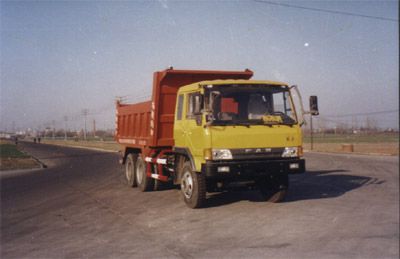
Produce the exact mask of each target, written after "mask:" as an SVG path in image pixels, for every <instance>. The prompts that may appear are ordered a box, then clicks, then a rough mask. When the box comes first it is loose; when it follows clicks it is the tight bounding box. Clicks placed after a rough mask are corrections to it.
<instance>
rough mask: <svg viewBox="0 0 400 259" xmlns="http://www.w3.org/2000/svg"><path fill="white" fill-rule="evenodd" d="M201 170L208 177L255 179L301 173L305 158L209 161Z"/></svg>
mask: <svg viewBox="0 0 400 259" xmlns="http://www.w3.org/2000/svg"><path fill="white" fill-rule="evenodd" d="M201 171H202V173H204V174H205V175H206V177H207V178H215V179H227V178H240V179H254V178H257V177H262V176H267V175H272V174H301V173H304V172H305V160H304V159H279V160H272V159H271V160H246V161H244V160H234V161H207V162H206V163H205V164H202V166H201Z"/></svg>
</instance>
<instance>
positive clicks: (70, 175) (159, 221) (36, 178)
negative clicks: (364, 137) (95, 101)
mask: <svg viewBox="0 0 400 259" xmlns="http://www.w3.org/2000/svg"><path fill="white" fill-rule="evenodd" d="M21 145H23V146H24V149H25V150H26V151H28V152H30V153H31V154H32V155H34V156H36V157H37V158H38V159H40V160H41V161H42V162H44V163H45V164H46V165H48V168H46V169H41V170H34V171H16V172H12V173H10V172H1V174H0V175H1V258H81V257H86V258H398V257H399V172H398V170H399V161H398V157H377V156H355V155H334V154H318V153H307V154H306V160H307V173H306V174H304V175H298V176H292V177H291V181H290V191H289V194H288V197H287V200H286V202H284V203H279V204H270V203H266V202H262V201H261V200H260V196H259V195H258V192H256V191H236V192H229V193H219V194H215V195H213V196H211V197H209V201H208V207H207V208H204V209H198V210H192V209H189V208H187V207H186V206H185V205H184V203H183V201H182V200H180V196H179V192H178V190H176V189H170V190H164V191H157V192H150V193H141V192H139V190H138V189H132V188H129V187H128V186H127V185H126V184H125V181H124V177H123V174H122V168H121V166H119V165H118V163H117V161H118V155H117V154H116V153H107V152H101V151H93V150H85V149H77V148H67V147H59V146H51V145H44V144H32V143H22V144H21Z"/></svg>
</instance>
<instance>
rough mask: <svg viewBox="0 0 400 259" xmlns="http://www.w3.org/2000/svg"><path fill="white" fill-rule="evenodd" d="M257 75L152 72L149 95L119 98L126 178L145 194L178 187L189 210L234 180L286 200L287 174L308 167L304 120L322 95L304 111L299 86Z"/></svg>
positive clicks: (119, 135)
mask: <svg viewBox="0 0 400 259" xmlns="http://www.w3.org/2000/svg"><path fill="white" fill-rule="evenodd" d="M252 76H253V72H252V71H251V70H248V69H246V70H244V71H208V70H176V69H173V68H169V69H166V70H163V71H159V72H155V73H154V75H153V89H152V90H153V91H152V97H151V100H149V101H145V102H140V103H135V104H127V103H123V102H122V101H121V100H117V101H116V130H115V139H116V141H117V142H118V143H119V144H120V146H121V159H120V163H122V164H124V165H125V167H124V168H125V169H124V173H125V178H126V181H127V184H128V185H129V186H131V187H138V188H139V189H140V190H141V191H143V192H146V191H152V190H158V189H160V188H161V186H162V185H165V184H169V185H175V186H180V192H181V196H182V198H183V200H184V202H185V203H186V205H187V206H188V207H190V208H199V207H202V206H204V205H205V204H206V200H207V195H206V194H207V193H211V192H220V191H225V190H229V189H230V188H232V186H246V187H248V188H256V189H258V190H260V193H261V195H262V196H261V197H263V199H265V200H266V201H271V202H279V201H282V200H283V199H284V198H285V195H286V193H287V190H288V187H289V174H301V173H304V172H305V160H304V159H303V158H302V156H303V148H302V141H303V140H302V131H301V126H302V124H304V122H305V120H304V117H303V116H304V114H307V113H308V114H312V115H317V114H318V105H317V98H316V96H312V97H310V111H308V112H305V111H304V108H303V105H302V103H301V96H300V92H299V91H298V88H297V87H296V86H289V85H288V84H286V83H283V82H275V81H263V80H251V77H252ZM294 96H296V98H297V99H299V100H297V103H300V105H299V106H300V107H295V103H296V102H295V101H294ZM296 108H297V109H299V112H296Z"/></svg>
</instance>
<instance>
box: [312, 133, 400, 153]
mask: <svg viewBox="0 0 400 259" xmlns="http://www.w3.org/2000/svg"><path fill="white" fill-rule="evenodd" d="M349 144H351V145H353V152H354V153H360V154H383V155H399V134H398V133H380V134H368V135H358V134H346V135H343V134H337V135H335V134H326V135H322V134H315V135H314V137H313V147H312V148H311V137H310V136H309V135H307V136H305V137H304V148H305V149H306V150H313V151H321V152H348V151H346V150H348V149H346V148H348V145H349ZM346 145H347V146H346Z"/></svg>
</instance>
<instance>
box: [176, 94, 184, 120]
mask: <svg viewBox="0 0 400 259" xmlns="http://www.w3.org/2000/svg"><path fill="white" fill-rule="evenodd" d="M176 109H177V112H176V119H177V120H182V111H183V94H180V95H179V96H178V105H177V108H176Z"/></svg>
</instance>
